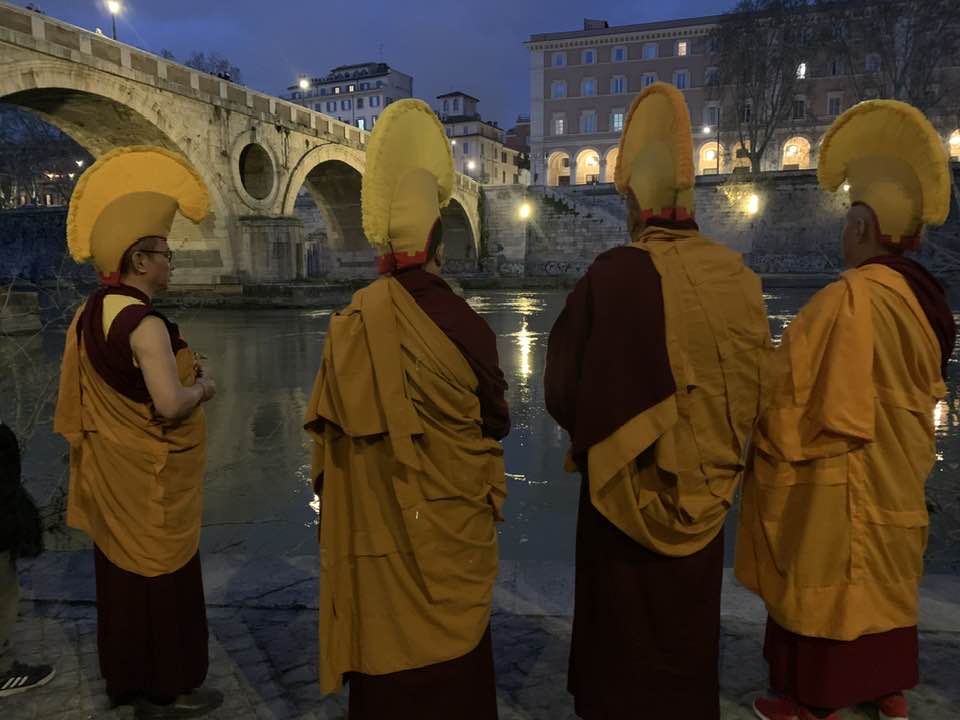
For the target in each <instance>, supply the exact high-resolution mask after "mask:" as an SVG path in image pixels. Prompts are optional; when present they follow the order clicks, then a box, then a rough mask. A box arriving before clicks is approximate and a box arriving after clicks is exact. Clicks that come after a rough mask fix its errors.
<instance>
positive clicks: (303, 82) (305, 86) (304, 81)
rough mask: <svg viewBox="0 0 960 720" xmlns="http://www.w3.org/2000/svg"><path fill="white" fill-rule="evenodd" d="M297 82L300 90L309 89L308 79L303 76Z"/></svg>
mask: <svg viewBox="0 0 960 720" xmlns="http://www.w3.org/2000/svg"><path fill="white" fill-rule="evenodd" d="M298 84H299V85H300V89H301V90H309V89H310V81H309V80H307V79H306V78H305V77H302V78H300V82H299V83H298Z"/></svg>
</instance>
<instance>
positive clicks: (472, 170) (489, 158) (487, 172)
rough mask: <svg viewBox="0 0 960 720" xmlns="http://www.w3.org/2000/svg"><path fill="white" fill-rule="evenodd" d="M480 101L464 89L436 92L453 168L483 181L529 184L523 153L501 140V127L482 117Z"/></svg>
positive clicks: (489, 183)
mask: <svg viewBox="0 0 960 720" xmlns="http://www.w3.org/2000/svg"><path fill="white" fill-rule="evenodd" d="M479 102H480V101H479V100H478V99H477V98H475V97H473V96H471V95H467V94H466V93H462V92H451V93H446V94H444V95H438V96H437V108H436V111H437V115H438V116H439V117H440V122H442V123H443V126H444V128H445V129H446V132H447V137H449V138H450V149H451V151H452V152H453V164H454V169H455V170H456V171H457V172H459V173H463V174H464V175H467V176H469V177H472V178H473V179H474V180H476V181H477V182H479V183H481V184H483V185H529V184H530V173H529V170H528V169H527V167H528V165H527V157H526V154H525V153H524V152H523V151H522V150H520V149H518V148H513V147H508V146H507V145H506V143H505V135H504V132H503V130H501V129H500V127H499V126H498V125H497V123H495V122H490V121H488V120H484V119H483V118H482V117H481V116H480V113H479V112H478V110H477V104H478V103H479Z"/></svg>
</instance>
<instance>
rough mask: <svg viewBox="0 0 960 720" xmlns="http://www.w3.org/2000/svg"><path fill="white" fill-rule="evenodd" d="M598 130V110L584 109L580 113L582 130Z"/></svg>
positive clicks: (583, 131) (589, 131)
mask: <svg viewBox="0 0 960 720" xmlns="http://www.w3.org/2000/svg"><path fill="white" fill-rule="evenodd" d="M596 131H597V111H596V110H584V111H583V112H582V113H580V132H582V133H594V132H596Z"/></svg>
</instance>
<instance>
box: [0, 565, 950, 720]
mask: <svg viewBox="0 0 960 720" xmlns="http://www.w3.org/2000/svg"><path fill="white" fill-rule="evenodd" d="M203 563H204V581H205V586H206V596H207V606H208V616H209V622H210V654H211V666H210V675H209V679H208V684H209V685H210V686H212V687H215V688H217V689H219V690H221V691H223V692H224V693H225V695H226V702H225V703H224V706H223V707H222V708H220V709H219V710H218V711H217V712H216V713H213V714H211V715H210V716H209V717H211V718H215V719H220V718H222V719H224V720H226V719H227V718H229V719H230V720H235V719H236V718H263V719H270V718H275V719H277V720H280V719H283V718H298V719H301V720H346V702H345V696H344V694H343V693H340V694H337V695H331V696H326V697H324V696H321V695H320V692H319V689H318V686H317V682H316V678H317V668H316V662H317V658H316V652H317V642H316V638H317V613H316V599H317V558H316V556H315V555H304V556H295V557H249V556H239V555H230V554H223V553H210V554H207V555H205V556H204V558H203ZM21 583H22V585H23V599H22V601H21V607H20V612H21V617H20V620H19V622H18V624H17V630H16V642H17V646H18V648H19V649H20V658H21V659H22V660H25V661H28V662H42V661H47V662H52V663H53V664H54V665H55V666H56V667H57V670H58V674H57V677H56V678H55V679H54V680H53V682H52V683H51V684H50V685H48V686H47V687H45V688H41V689H38V690H34V691H31V692H30V693H27V694H23V695H17V696H14V697H12V698H9V699H6V700H0V714H2V716H3V717H4V718H5V719H6V720H27V719H28V718H30V719H31V720H32V719H33V718H64V719H66V718H71V719H72V718H91V717H95V718H131V717H132V716H133V715H132V710H131V709H130V708H129V707H124V708H119V709H116V710H109V709H108V708H107V705H106V699H105V695H104V693H103V682H102V680H101V679H100V677H99V671H98V668H97V658H96V609H95V606H94V604H93V603H94V599H95V594H94V586H93V563H92V557H91V554H90V552H89V551H72V552H51V553H47V554H45V555H43V556H41V557H40V558H39V559H37V560H35V561H32V562H24V563H22V564H21ZM723 592H724V595H723V608H722V614H723V631H722V637H721V671H720V674H721V696H722V699H721V702H722V707H723V714H722V717H723V720H747V719H748V718H752V717H753V714H752V712H751V711H750V707H749V706H750V702H751V701H752V699H753V698H754V697H755V696H756V695H757V694H758V693H760V692H762V691H763V689H764V685H765V678H766V668H765V665H764V663H763V660H762V656H761V645H762V638H763V622H764V619H765V616H764V612H763V607H762V605H761V604H760V603H759V602H758V601H757V599H756V598H755V597H754V596H753V595H751V594H750V593H748V592H747V591H746V590H744V589H743V588H742V587H740V586H739V585H738V584H737V583H736V582H735V581H734V580H733V578H732V576H731V574H730V571H729V570H728V571H727V576H726V577H725V579H724V591H723ZM572 597H573V577H572V567H571V566H570V565H569V564H545V565H540V566H537V567H535V568H530V567H528V568H526V569H524V567H523V566H521V565H519V564H516V563H511V562H509V561H505V562H502V563H501V572H500V578H499V581H498V585H497V590H496V596H495V611H494V616H493V632H494V648H495V655H496V666H497V686H498V699H499V705H500V718H501V720H574V718H575V717H576V716H575V715H574V714H573V709H572V702H571V699H570V696H569V695H568V694H567V692H566V690H565V684H566V662H567V651H568V648H569V641H570V621H571V612H572V606H571V604H572ZM921 604H922V610H921V618H920V628H921V677H922V678H923V682H922V683H921V685H920V686H919V687H918V688H917V689H916V690H914V691H913V692H911V693H910V699H911V702H912V707H913V710H912V712H911V715H910V717H911V720H946V719H947V718H955V717H960V686H958V684H957V682H956V679H957V677H960V578H957V577H953V576H940V575H931V576H928V577H926V578H925V579H924V583H923V588H922V592H921ZM638 702H641V701H639V700H638ZM871 713H872V710H871V709H869V708H862V709H859V710H851V711H848V712H846V713H845V714H844V717H845V718H857V719H858V720H865V719H867V718H873V717H875V716H874V715H873V714H871Z"/></svg>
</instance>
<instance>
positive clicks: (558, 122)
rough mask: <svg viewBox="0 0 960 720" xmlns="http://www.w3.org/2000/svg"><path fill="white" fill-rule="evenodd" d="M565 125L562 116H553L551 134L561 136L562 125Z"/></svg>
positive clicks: (562, 131)
mask: <svg viewBox="0 0 960 720" xmlns="http://www.w3.org/2000/svg"><path fill="white" fill-rule="evenodd" d="M565 124H566V119H565V118H563V117H562V116H554V118H553V134H554V135H563V133H564V125H565Z"/></svg>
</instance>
